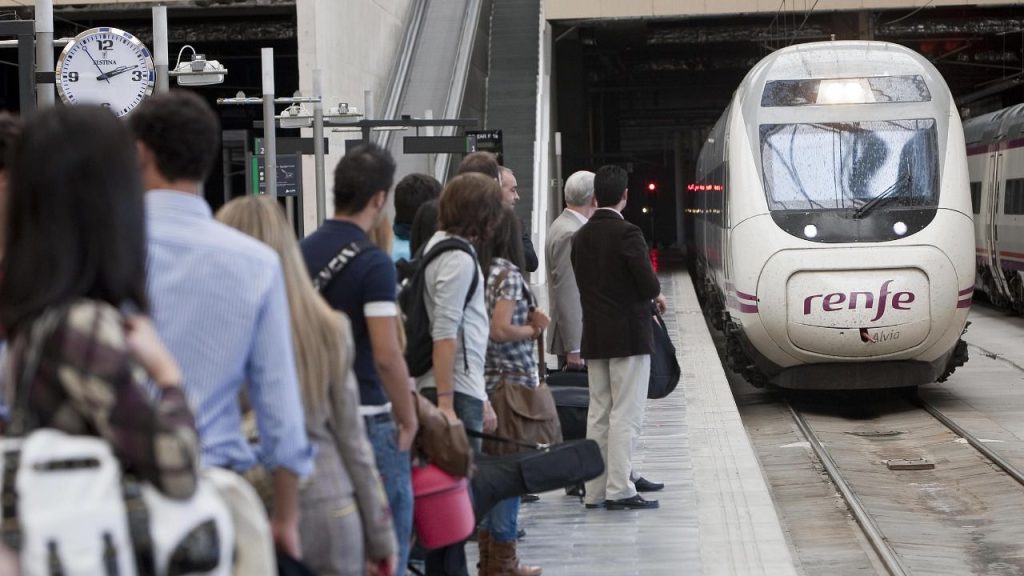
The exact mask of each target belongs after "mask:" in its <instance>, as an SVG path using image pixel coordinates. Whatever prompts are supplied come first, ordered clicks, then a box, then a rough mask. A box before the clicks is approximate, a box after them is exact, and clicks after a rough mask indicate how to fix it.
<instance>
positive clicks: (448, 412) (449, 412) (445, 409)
mask: <svg viewBox="0 0 1024 576" xmlns="http://www.w3.org/2000/svg"><path fill="white" fill-rule="evenodd" d="M437 409H438V410H440V411H441V414H444V415H445V416H446V417H447V418H448V421H449V422H458V421H459V416H458V415H457V414H455V407H454V406H452V405H451V404H448V405H441V406H438V407H437Z"/></svg>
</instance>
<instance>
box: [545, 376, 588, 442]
mask: <svg viewBox="0 0 1024 576" xmlns="http://www.w3.org/2000/svg"><path fill="white" fill-rule="evenodd" d="M583 375H584V376H586V373H585V372H584V373H583ZM551 396H552V397H553V398H554V399H555V410H557V411H558V422H559V423H560V424H561V425H562V438H564V439H566V440H581V439H583V438H586V437H587V411H588V408H589V407H590V389H589V388H579V387H574V386H562V387H555V386H551Z"/></svg>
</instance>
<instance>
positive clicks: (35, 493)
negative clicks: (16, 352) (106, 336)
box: [0, 314, 235, 576]
mask: <svg viewBox="0 0 1024 576" xmlns="http://www.w3.org/2000/svg"><path fill="white" fill-rule="evenodd" d="M46 320H49V321H46ZM54 323H55V322H54V319H53V315H49V314H48V315H46V318H44V319H43V320H41V321H39V322H37V323H36V326H35V327H34V328H33V331H35V330H36V329H39V330H52V326H53V324H54ZM40 335H41V334H33V335H32V336H34V337H36V338H33V340H32V341H33V342H41V341H44V340H43V339H37V338H38V336H40ZM29 348H30V350H28V351H27V357H26V358H25V362H24V370H23V371H22V373H21V374H19V375H18V376H17V377H13V378H10V379H9V380H8V382H9V383H11V384H14V385H15V386H16V387H17V388H16V389H15V393H14V399H15V400H14V402H12V406H11V423H10V426H9V427H8V433H9V435H8V436H7V437H5V438H2V439H0V520H2V522H0V535H2V537H3V540H4V543H5V544H7V546H8V547H9V548H11V549H12V550H14V551H17V552H18V555H19V559H20V564H21V575H22V576H115V575H116V576H180V575H186V574H195V575H207V576H228V575H230V574H231V573H232V564H233V552H234V546H235V534H234V527H233V525H232V523H231V515H230V513H229V511H228V508H227V506H226V505H225V504H224V502H223V501H222V500H221V498H220V496H219V494H218V493H217V491H216V489H215V488H214V487H213V486H212V484H211V483H210V482H209V481H208V480H206V479H204V478H200V479H199V482H198V485H197V488H196V492H195V494H194V495H193V496H192V497H191V498H189V499H187V500H173V499H170V498H168V497H166V496H164V495H163V494H161V493H160V492H159V491H158V490H157V489H155V488H154V487H153V486H151V485H150V484H149V483H148V482H143V481H136V480H134V479H132V478H131V477H127V476H125V475H123V474H122V470H121V465H120V462H118V460H117V457H115V456H114V454H113V452H112V450H111V448H110V445H109V444H108V443H107V442H106V441H105V440H103V439H102V438H98V437H94V436H75V435H70V434H65V433H63V432H61V431H58V430H54V429H49V428H39V429H36V430H34V431H31V432H29V433H28V434H27V435H24V436H23V435H22V432H23V431H24V430H25V429H26V426H25V422H26V416H25V415H26V412H27V405H28V402H27V398H28V390H27V387H28V385H29V383H30V382H31V381H32V377H33V376H34V374H35V372H36V369H37V368H38V364H39V357H38V351H35V350H31V348H33V346H29ZM35 348H38V346H35ZM8 374H10V372H9V371H8Z"/></svg>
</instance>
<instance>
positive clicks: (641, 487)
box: [633, 476, 665, 492]
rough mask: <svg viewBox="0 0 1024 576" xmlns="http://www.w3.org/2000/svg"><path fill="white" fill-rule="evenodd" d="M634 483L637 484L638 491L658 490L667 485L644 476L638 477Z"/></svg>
mask: <svg viewBox="0 0 1024 576" xmlns="http://www.w3.org/2000/svg"><path fill="white" fill-rule="evenodd" d="M633 485H634V486H636V491H637V492H657V491H658V490H661V489H662V488H664V487H665V485H664V484H662V483H661V482H651V481H650V480H648V479H647V478H644V477H643V476H641V477H640V478H637V479H636V482H633Z"/></svg>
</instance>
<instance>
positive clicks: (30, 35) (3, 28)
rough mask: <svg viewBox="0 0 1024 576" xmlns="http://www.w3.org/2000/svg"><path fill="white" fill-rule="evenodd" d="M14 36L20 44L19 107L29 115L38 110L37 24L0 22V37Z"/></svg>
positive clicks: (16, 21) (24, 21)
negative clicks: (36, 72) (36, 73)
mask: <svg viewBox="0 0 1024 576" xmlns="http://www.w3.org/2000/svg"><path fill="white" fill-rule="evenodd" d="M4 36H14V37H15V38H16V39H17V42H18V107H19V108H20V109H21V113H22V114H23V115H24V114H28V113H30V112H32V111H33V110H35V109H36V76H35V71H36V52H35V23H34V22H32V21H31V20H10V21H4V22H0V37H4Z"/></svg>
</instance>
